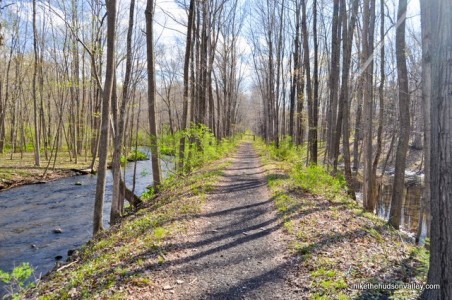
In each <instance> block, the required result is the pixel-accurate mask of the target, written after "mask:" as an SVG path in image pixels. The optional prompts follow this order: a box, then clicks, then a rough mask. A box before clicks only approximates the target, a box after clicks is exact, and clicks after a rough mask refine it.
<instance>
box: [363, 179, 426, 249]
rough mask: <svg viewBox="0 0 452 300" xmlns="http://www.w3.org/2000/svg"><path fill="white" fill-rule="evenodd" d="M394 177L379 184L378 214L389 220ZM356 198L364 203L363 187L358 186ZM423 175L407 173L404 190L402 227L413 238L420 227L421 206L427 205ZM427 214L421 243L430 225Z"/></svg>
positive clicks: (424, 216)
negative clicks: (424, 195)
mask: <svg viewBox="0 0 452 300" xmlns="http://www.w3.org/2000/svg"><path fill="white" fill-rule="evenodd" d="M393 179H394V177H393V176H391V175H385V176H384V178H383V179H382V180H379V181H378V183H377V191H378V192H377V197H378V198H377V207H376V211H375V212H376V214H377V215H378V216H379V217H381V218H383V219H385V220H388V219H389V211H390V209H391V199H392V186H393V183H392V181H393ZM356 190H357V193H356V196H357V198H358V201H360V202H362V186H361V184H359V185H358V187H357V188H356ZM423 191H424V186H423V174H421V175H416V174H414V173H412V172H406V173H405V190H404V194H405V196H404V202H403V206H402V214H401V222H400V224H401V227H402V230H404V231H405V232H407V233H409V234H410V235H411V236H413V237H415V236H416V233H417V231H418V227H419V218H420V212H421V205H426V206H427V204H426V203H425V199H424V197H423ZM427 213H428V212H426V211H424V212H423V219H422V223H421V232H420V237H419V240H420V241H421V243H423V241H424V240H425V238H426V236H427V230H428V227H427V226H428V223H427V221H426V220H427Z"/></svg>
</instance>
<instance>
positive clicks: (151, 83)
mask: <svg viewBox="0 0 452 300" xmlns="http://www.w3.org/2000/svg"><path fill="white" fill-rule="evenodd" d="M145 15H146V46H147V50H146V56H147V69H148V113H149V129H150V134H151V160H152V178H153V181H154V182H153V187H154V190H155V191H158V189H159V185H160V182H161V174H160V160H159V150H158V141H157V124H156V114H155V62H154V33H153V30H154V25H153V23H154V0H148V1H147V5H146V11H145Z"/></svg>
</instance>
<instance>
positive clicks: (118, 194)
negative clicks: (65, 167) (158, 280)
mask: <svg viewBox="0 0 452 300" xmlns="http://www.w3.org/2000/svg"><path fill="white" fill-rule="evenodd" d="M134 15H135V0H131V1H130V9H129V27H128V29H127V54H126V72H125V75H124V83H123V88H122V100H121V106H120V108H119V118H118V112H116V114H114V115H116V118H115V119H116V120H115V122H114V123H115V124H116V126H115V130H116V132H115V135H114V138H113V147H114V151H113V161H112V164H111V166H112V173H113V193H112V200H111V210H110V224H115V223H116V222H117V221H118V219H119V218H120V217H121V214H122V207H123V206H124V204H123V203H124V197H123V195H125V192H124V189H125V184H124V189H121V188H120V182H121V150H122V144H123V136H124V122H125V112H126V105H127V102H128V100H129V85H130V77H131V73H132V34H133V27H134ZM113 100H115V101H117V99H113Z"/></svg>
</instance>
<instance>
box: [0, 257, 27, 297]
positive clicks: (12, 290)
mask: <svg viewBox="0 0 452 300" xmlns="http://www.w3.org/2000/svg"><path fill="white" fill-rule="evenodd" d="M33 272H34V269H33V268H32V267H31V266H30V264H29V263H25V262H24V263H22V264H21V265H20V266H17V267H15V268H14V269H13V270H12V271H11V273H8V272H4V271H2V270H1V269H0V280H1V281H3V282H4V283H6V284H8V287H7V289H8V292H9V295H10V296H11V297H12V298H13V299H19V298H20V297H19V293H20V292H22V291H24V290H25V289H27V288H30V287H33V286H34V283H33V282H28V283H27V279H28V278H29V277H30V276H31V275H32V274H33Z"/></svg>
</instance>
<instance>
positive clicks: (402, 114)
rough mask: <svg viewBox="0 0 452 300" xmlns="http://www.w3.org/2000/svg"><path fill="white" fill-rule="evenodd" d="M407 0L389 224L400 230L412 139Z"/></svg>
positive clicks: (401, 20)
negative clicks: (398, 128) (408, 152)
mask: <svg viewBox="0 0 452 300" xmlns="http://www.w3.org/2000/svg"><path fill="white" fill-rule="evenodd" d="M406 10H407V0H399V9H398V13H397V16H398V18H397V19H398V22H397V23H398V24H399V26H398V27H397V30H396V59H397V75H398V84H399V126H400V133H399V141H398V144H397V152H396V161H395V174H394V185H393V188H392V200H391V210H390V212H389V224H391V225H392V226H394V228H397V229H398V228H399V226H400V221H401V214H402V205H403V199H404V191H405V166H406V153H407V151H408V141H409V138H410V114H409V111H410V94H409V90H408V70H407V65H406V44H405V23H406V22H405V18H406Z"/></svg>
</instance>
